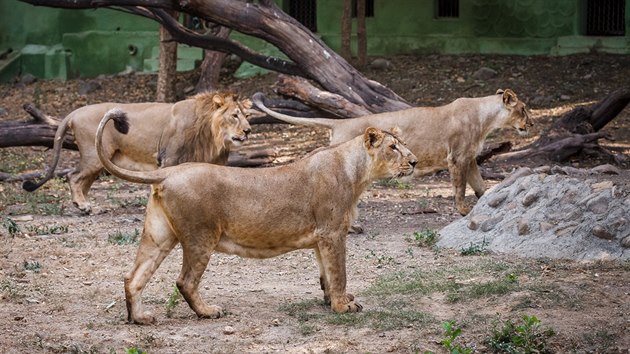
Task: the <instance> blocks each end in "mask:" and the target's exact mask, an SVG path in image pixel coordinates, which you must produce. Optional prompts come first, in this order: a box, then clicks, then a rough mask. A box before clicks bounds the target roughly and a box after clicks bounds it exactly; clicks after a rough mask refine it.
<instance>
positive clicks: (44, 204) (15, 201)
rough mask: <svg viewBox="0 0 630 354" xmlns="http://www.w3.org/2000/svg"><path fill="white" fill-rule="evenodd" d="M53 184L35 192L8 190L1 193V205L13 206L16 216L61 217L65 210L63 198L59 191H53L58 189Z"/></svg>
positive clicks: (49, 183)
mask: <svg viewBox="0 0 630 354" xmlns="http://www.w3.org/2000/svg"><path fill="white" fill-rule="evenodd" d="M53 180H54V179H53ZM51 182H52V181H50V182H48V184H46V185H45V188H43V189H38V190H36V191H34V192H25V191H22V190H18V189H17V187H15V188H6V189H5V190H4V191H2V192H0V204H2V205H6V206H9V205H10V206H12V212H14V213H16V214H43V215H61V214H62V213H63V208H64V207H63V200H62V198H63V197H62V196H61V193H59V191H58V190H55V191H52V190H51V188H56V186H55V185H53V184H51Z"/></svg>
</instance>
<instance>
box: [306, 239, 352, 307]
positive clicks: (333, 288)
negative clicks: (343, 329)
mask: <svg viewBox="0 0 630 354" xmlns="http://www.w3.org/2000/svg"><path fill="white" fill-rule="evenodd" d="M345 242H346V231H345V230H342V231H341V232H340V233H339V234H338V235H333V236H332V237H330V236H329V237H322V238H321V239H320V241H319V242H318V243H317V248H316V249H315V254H316V256H317V262H318V264H319V267H320V282H321V281H322V279H323V280H324V282H323V284H324V286H323V288H324V300H326V299H327V297H328V298H329V299H330V307H331V308H332V310H333V311H335V312H337V313H345V312H359V311H361V310H362V309H363V306H361V304H359V303H358V302H355V301H354V296H353V295H352V294H348V293H346V244H345Z"/></svg>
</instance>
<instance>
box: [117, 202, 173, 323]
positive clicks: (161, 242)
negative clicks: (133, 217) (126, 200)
mask: <svg viewBox="0 0 630 354" xmlns="http://www.w3.org/2000/svg"><path fill="white" fill-rule="evenodd" d="M177 242H178V240H177V238H176V236H175V234H174V233H173V231H172V230H171V229H170V226H169V225H168V223H167V220H166V217H165V216H164V214H163V212H162V211H161V209H159V207H158V208H156V207H155V206H154V202H153V199H150V200H149V205H148V207H147V216H146V219H145V222H144V230H143V232H142V239H141V240H140V246H139V247H138V253H137V255H136V260H135V263H134V265H133V269H132V270H131V271H130V272H129V273H127V275H125V299H126V302H127V316H128V320H129V322H134V323H138V324H150V323H153V322H155V318H154V317H153V315H152V314H151V313H150V312H148V311H145V310H144V309H143V306H142V291H143V290H144V287H145V286H146V285H147V282H148V281H149V279H150V278H151V276H152V275H153V273H154V272H155V270H156V269H157V268H158V267H159V266H160V264H161V263H162V261H163V260H164V258H165V257H166V256H167V255H168V254H169V253H170V252H171V250H172V249H173V247H175V245H177Z"/></svg>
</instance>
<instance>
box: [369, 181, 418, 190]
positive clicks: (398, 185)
mask: <svg viewBox="0 0 630 354" xmlns="http://www.w3.org/2000/svg"><path fill="white" fill-rule="evenodd" d="M377 184H378V185H380V186H383V187H388V188H395V189H412V188H413V185H412V184H411V183H410V182H407V181H403V180H401V179H397V178H392V179H385V180H380V181H378V182H377Z"/></svg>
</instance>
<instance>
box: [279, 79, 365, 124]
mask: <svg viewBox="0 0 630 354" xmlns="http://www.w3.org/2000/svg"><path fill="white" fill-rule="evenodd" d="M275 87H276V91H277V92H278V93H279V94H282V95H285V96H290V97H295V98H296V99H298V100H300V101H302V102H306V104H308V105H311V106H314V107H317V108H318V109H321V110H322V111H325V112H329V113H332V114H333V115H335V116H337V117H359V116H364V115H368V114H371V112H370V111H369V110H367V109H366V108H365V107H362V106H359V105H356V104H354V103H352V102H350V101H348V100H347V99H345V98H344V97H343V96H340V95H337V94H334V93H331V92H326V91H322V90H320V89H318V88H316V87H315V86H313V85H312V84H311V83H310V82H308V81H307V80H306V79H304V78H301V77H297V76H286V75H279V76H278V82H277V83H276V86H275Z"/></svg>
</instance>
